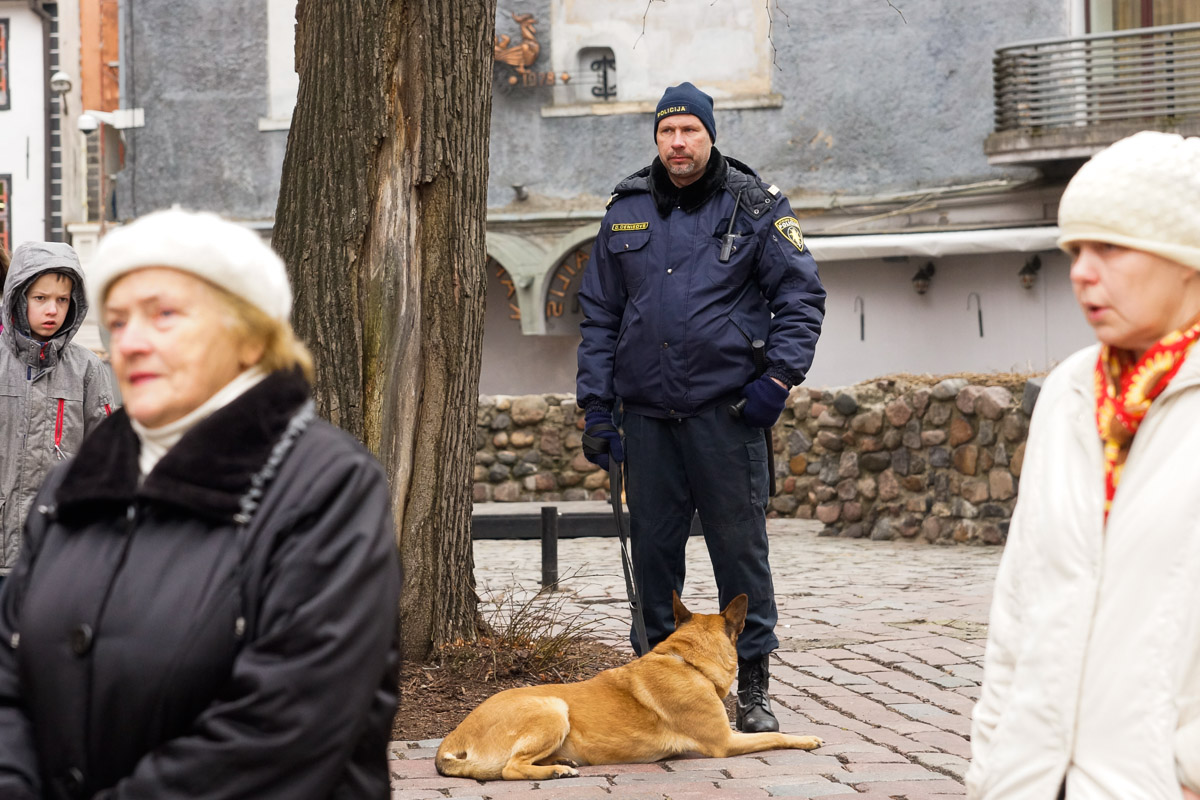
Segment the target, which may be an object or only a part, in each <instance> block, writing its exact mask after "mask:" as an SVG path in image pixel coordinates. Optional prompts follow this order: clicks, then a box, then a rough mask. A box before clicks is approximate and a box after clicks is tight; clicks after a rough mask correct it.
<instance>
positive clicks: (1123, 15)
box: [1086, 0, 1200, 33]
mask: <svg viewBox="0 0 1200 800" xmlns="http://www.w3.org/2000/svg"><path fill="white" fill-rule="evenodd" d="M1086 2H1087V5H1086V9H1087V26H1088V32H1089V33H1107V32H1109V31H1126V30H1131V29H1133V28H1153V27H1158V26H1162V25H1184V24H1187V23H1192V22H1200V0H1086Z"/></svg>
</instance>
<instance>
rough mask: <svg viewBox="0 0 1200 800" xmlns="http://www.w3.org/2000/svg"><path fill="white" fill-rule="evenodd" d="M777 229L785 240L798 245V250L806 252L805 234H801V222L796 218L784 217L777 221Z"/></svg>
mask: <svg viewBox="0 0 1200 800" xmlns="http://www.w3.org/2000/svg"><path fill="white" fill-rule="evenodd" d="M775 228H776V230H778V231H779V232H780V233H782V234H783V238H785V239H787V240H788V241H789V242H791V243H792V244H794V245H796V249H797V250H799V251H800V252H801V253H803V252H804V234H803V233H801V232H800V220H798V219H796V218H795V217H782V218H780V219H777V220H775Z"/></svg>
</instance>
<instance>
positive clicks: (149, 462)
mask: <svg viewBox="0 0 1200 800" xmlns="http://www.w3.org/2000/svg"><path fill="white" fill-rule="evenodd" d="M265 377H267V373H266V372H264V371H263V369H262V368H261V367H257V366H255V367H250V368H249V369H247V370H246V371H244V372H242V373H240V374H239V375H238V376H237V377H236V378H234V379H233V380H231V381H230V382H229V383H227V384H225V386H223V387H222V388H220V389H218V390H217V392H216V394H214V395H213V396H212V397H210V398H208V399H207V400H205V401H204V402H203V403H201V404H200V405H199V406H198V407H196V408H195V409H194V410H192V411H190V412H188V413H187V414H185V415H184V416H182V417H180V418H179V419H177V420H175V421H174V422H168V423H167V424H166V425H163V426H162V427H159V428H147V427H146V426H145V425H142V424H141V423H139V422H137V421H136V420H134V419H133V418H130V420H129V424H130V425H131V426H132V427H133V432H134V433H136V434H137V437H138V440H139V441H140V442H141V445H142V449H141V452H140V453H139V454H138V471H139V472H140V473H141V475H140V477H141V478H145V477H146V476H147V475H149V474H150V470H152V469H154V465H155V464H157V463H158V462H159V460H160V459H161V458H162V457H163V456H164V455H166V454H167V451H168V450H170V449H171V448H172V447H174V446H175V444H176V443H177V442H178V441H179V440H180V439H182V438H183V435H184V434H185V433H187V432H188V431H190V430H191V429H192V428H193V427H195V426H196V423H198V422H200V420H202V419H205V418H206V417H208V415H210V414H212V413H213V412H214V411H216V410H217V409H219V408H224V407H225V406H227V405H229V404H230V403H232V402H233V401H234V400H236V399H237V398H239V397H241V396H242V395H243V394H245V393H246V392H247V391H249V390H250V389H251V388H253V387H254V386H257V385H258V383H259V382H260V381H261V380H262V379H263V378H265Z"/></svg>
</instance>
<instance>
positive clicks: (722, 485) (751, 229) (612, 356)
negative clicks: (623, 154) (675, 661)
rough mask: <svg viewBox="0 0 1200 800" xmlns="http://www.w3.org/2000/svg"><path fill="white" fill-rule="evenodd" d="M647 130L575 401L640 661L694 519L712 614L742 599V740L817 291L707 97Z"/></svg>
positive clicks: (759, 694)
mask: <svg viewBox="0 0 1200 800" xmlns="http://www.w3.org/2000/svg"><path fill="white" fill-rule="evenodd" d="M653 123H654V138H655V141H656V143H657V144H658V158H656V159H654V161H653V162H652V163H651V164H650V165H649V166H648V167H645V168H643V169H641V170H639V171H638V172H636V173H634V174H633V175H630V176H629V177H628V178H625V179H624V180H623V181H621V182H620V183H619V184H617V187H616V189H614V191H613V196H612V199H611V200H610V201H609V204H608V212H607V214H605V217H604V221H603V223H602V224H601V229H600V234H599V236H598V237H597V239H596V242H595V245H594V246H593V249H592V257H591V260H590V262H589V265H588V268H587V271H586V272H585V274H584V278H583V284H582V286H581V288H580V290H579V299H580V304H581V306H582V308H583V312H584V321H583V322H582V323H581V324H580V332H581V334H582V337H583V341H582V342H581V343H580V345H579V373H578V378H577V387H576V391H577V396H578V398H579V405H580V407H581V408H583V409H584V410H585V412H586V425H587V432H588V434H590V435H591V436H595V437H599V438H601V439H606V440H607V444H608V449H607V451H606V452H596V450H595V449H594V448H590V447H589V448H587V449H585V452H586V453H587V456H588V458H589V460H591V461H592V462H593V463H595V464H597V465H599V466H600V467H602V468H605V469H607V468H608V466H609V457H610V456H611V457H612V458H613V459H615V460H616V461H623V462H624V465H625V471H626V474H627V501H628V504H629V517H630V534H631V539H632V543H633V559H634V574H635V578H636V581H637V585H638V587H639V588H640V591H641V599H642V608H643V611H644V614H645V625H646V634H647V638H648V639H649V645H650V646H651V647H653V646H655V645H656V644H658V643H659V642H661V641H662V640H663V639H665V638H666V637H667V635H668V634H669V633H670V632H671V631H672V630H674V627H675V625H674V618H673V615H672V604H671V592H672V590H674V591H677V592H679V593H680V595H683V582H684V546H685V544H686V542H687V537H688V532H689V529H690V527H691V523H692V517H693V515H694V514H695V513H696V512H699V515H700V522H701V524H702V526H703V529H704V538H705V543H706V545H707V546H708V552H709V556H710V558H711V560H712V565H713V572H714V574H715V577H716V581H717V587H718V589H719V594H720V597H719V604H720V606H721V607H724V605H725V604H727V603H728V602H729V601H730V600H732V599H733V598H734V597H735V596H737V595H738V594H740V593H742V592H745V593H746V594H747V595H749V598H750V607H749V611H748V613H747V615H746V627H745V629H744V630H743V632H742V634H741V636H740V638H739V639H738V704H737V727H738V729H739V730H741V731H747V732H758V731H775V730H778V729H779V723H778V722H777V721H776V719H775V715H774V713H773V712H772V711H771V703H770V700H769V698H768V695H767V689H768V678H769V676H768V662H769V657H770V653H771V651H772V650H774V649H775V648H776V647H778V646H779V641H778V639H776V637H775V633H774V628H775V623H776V620H777V618H778V614H777V612H776V608H775V591H774V587H773V585H772V581H771V567H770V563H769V561H768V557H767V556H768V546H767V533H766V517H765V512H766V504H767V501H768V499H769V497H770V495H771V493H772V488H773V487H771V486H770V478H769V473H768V459H770V458H772V455H771V448H770V447H769V446H768V441H769V439H770V428H771V426H772V425H774V424H775V421H776V420H777V419H778V418H779V414H780V412H781V411H782V410H783V406H784V402H785V401H786V400H787V397H788V390H789V389H790V388H791V387H792V386H795V385H796V384H799V383H800V382H801V381H803V380H804V376H805V374H806V373H807V372H808V369H809V367H810V366H811V365H812V360H813V352H814V350H815V348H816V345H817V338H818V336H819V335H820V333H821V321H822V319H823V317H824V314H825V290H824V288H823V287H822V286H821V281H820V278H819V277H818V275H817V265H816V262H815V261H813V258H812V255H811V254H810V253H809V252H808V249H807V248H806V247H805V244H804V237H803V235H802V233H801V230H800V223H799V222H798V221H797V220H796V217H795V216H794V215H793V213H792V209H791V207H790V206H789V204H788V201H787V199H786V198H785V197H784V196H783V195H782V194H781V193H780V191H779V189H778V188H777V187H775V186H772V185H770V184H769V183H766V182H765V181H763V180H761V179H759V177H758V174H757V173H756V172H755V171H754V170H753V169H751V168H750V167H748V166H746V165H745V164H743V163H741V162H739V161H735V160H733V159H732V158H727V157H726V156H724V155H722V154H721V153H720V151H718V150H717V148H716V147H715V146H714V143H715V142H716V139H717V135H716V122H715V120H714V117H713V101H712V98H711V97H710V96H708V95H707V94H705V93H704V92H702V91H700V90H699V89H697V88H696V87H695V86H693V85H692V84H690V83H682V84H680V85H678V86H672V87H670V88H669V89H667V90H666V92H665V93H664V94H663V96H662V99H661V100H660V101H659V103H658V107H657V109H656V111H655V114H654V120H653ZM614 412H616V414H617V415H616V417H614ZM616 426H619V427H620V428H621V429H622V430H623V432H624V440H623V441H622V437H621V434H620V433H619V432H618V430H617V428H616ZM631 641H634V648H635V650H636V649H638V646H637V643H636V641H635V640H634V637H633V636H632V635H631Z"/></svg>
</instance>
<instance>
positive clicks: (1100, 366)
mask: <svg viewBox="0 0 1200 800" xmlns="http://www.w3.org/2000/svg"><path fill="white" fill-rule="evenodd" d="M1197 337H1200V322H1198V323H1196V324H1195V325H1193V326H1192V327H1190V328H1188V329H1187V330H1183V331H1175V332H1173V333H1170V334H1168V335H1167V336H1165V337H1163V338H1162V339H1161V340H1159V342H1158V343H1157V344H1155V345H1154V346H1153V347H1151V348H1150V349H1149V350H1147V351H1146V352H1145V353H1144V354H1143V355H1142V357H1141V358H1139V359H1135V358H1134V356H1133V353H1131V352H1129V351H1128V350H1121V349H1120V348H1116V347H1110V346H1109V345H1103V346H1101V348H1100V357H1099V358H1098V359H1097V360H1096V373H1095V388H1096V428H1097V429H1098V430H1099V431H1100V441H1101V442H1102V443H1103V444H1104V519H1105V521H1107V520H1108V512H1109V510H1110V509H1111V508H1112V502H1113V497H1114V496H1115V495H1116V493H1117V484H1119V483H1120V482H1121V470H1122V469H1123V468H1124V466H1125V457H1126V456H1128V455H1129V445H1130V444H1131V443H1132V442H1133V437H1134V435H1135V434H1136V433H1137V431H1138V427H1139V426H1140V425H1141V424H1142V419H1143V418H1144V417H1145V416H1146V412H1147V411H1149V410H1150V404H1151V403H1152V402H1154V398H1156V397H1158V396H1159V395H1160V394H1162V392H1163V390H1164V389H1166V388H1167V384H1169V383H1170V382H1171V379H1172V378H1174V377H1175V374H1176V373H1177V372H1179V368H1180V367H1181V366H1183V362H1184V360H1185V359H1186V358H1187V356H1188V352H1189V351H1190V350H1191V348H1192V345H1193V344H1195V343H1196V339H1197Z"/></svg>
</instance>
